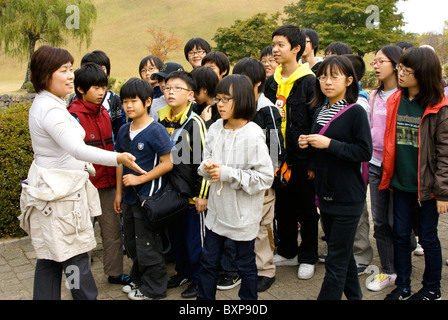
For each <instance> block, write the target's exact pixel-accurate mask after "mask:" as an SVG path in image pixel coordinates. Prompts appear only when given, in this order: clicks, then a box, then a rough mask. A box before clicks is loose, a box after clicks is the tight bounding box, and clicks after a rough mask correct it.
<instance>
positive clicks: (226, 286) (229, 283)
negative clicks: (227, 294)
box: [216, 275, 241, 290]
mask: <svg viewBox="0 0 448 320" xmlns="http://www.w3.org/2000/svg"><path fill="white" fill-rule="evenodd" d="M240 283H241V277H240V276H239V275H237V276H235V277H232V276H230V277H229V276H224V277H222V278H221V279H220V280H219V281H218V283H217V285H216V288H217V289H219V290H230V289H233V288H235V287H236V286H237V285H239V284H240Z"/></svg>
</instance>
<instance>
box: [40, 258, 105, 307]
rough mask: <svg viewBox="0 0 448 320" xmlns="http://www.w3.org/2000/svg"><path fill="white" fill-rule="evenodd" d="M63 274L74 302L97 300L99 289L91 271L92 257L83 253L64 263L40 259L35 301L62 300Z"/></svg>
mask: <svg viewBox="0 0 448 320" xmlns="http://www.w3.org/2000/svg"><path fill="white" fill-rule="evenodd" d="M62 272H64V273H65V275H66V277H67V285H68V286H69V288H70V291H71V293H72V297H73V299H74V300H96V298H97V296H98V289H97V287H96V284H95V280H94V279H93V275H92V271H91V269H90V256H89V254H88V253H82V254H80V255H77V256H74V257H72V258H70V259H68V260H66V261H63V262H56V261H53V260H45V259H38V260H37V262H36V271H35V275H34V291H33V299H34V300H61V281H62Z"/></svg>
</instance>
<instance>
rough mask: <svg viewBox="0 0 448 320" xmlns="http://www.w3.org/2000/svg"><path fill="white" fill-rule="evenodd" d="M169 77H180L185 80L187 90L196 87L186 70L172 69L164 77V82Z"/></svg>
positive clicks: (192, 89)
mask: <svg viewBox="0 0 448 320" xmlns="http://www.w3.org/2000/svg"><path fill="white" fill-rule="evenodd" d="M170 79H181V80H183V81H185V83H186V84H187V89H188V90H191V91H194V89H195V88H196V81H195V80H194V79H193V78H192V77H191V75H190V74H189V73H188V72H185V71H173V72H171V73H170V74H169V75H168V76H167V77H166V78H165V83H167V82H168V80H170Z"/></svg>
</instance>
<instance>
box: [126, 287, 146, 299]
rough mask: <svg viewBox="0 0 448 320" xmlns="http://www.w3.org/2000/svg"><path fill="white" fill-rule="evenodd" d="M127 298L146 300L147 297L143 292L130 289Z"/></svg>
mask: <svg viewBox="0 0 448 320" xmlns="http://www.w3.org/2000/svg"><path fill="white" fill-rule="evenodd" d="M128 298H129V299H131V300H148V299H150V298H149V297H147V296H145V295H144V294H143V293H141V292H140V290H138V289H137V290H132V291H131V292H129V294H128Z"/></svg>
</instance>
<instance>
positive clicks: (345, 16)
mask: <svg viewBox="0 0 448 320" xmlns="http://www.w3.org/2000/svg"><path fill="white" fill-rule="evenodd" d="M397 3H398V0H377V1H371V0H299V1H298V2H297V3H292V4H290V5H288V6H286V7H285V8H284V13H285V15H286V16H287V17H286V18H285V19H284V21H283V22H284V23H291V24H295V25H297V26H299V27H300V28H301V29H302V28H309V29H313V30H314V31H316V32H317V33H318V34H319V38H320V43H321V47H322V48H324V47H326V46H327V45H329V44H330V43H331V42H333V41H341V42H345V43H347V44H348V45H350V46H351V47H352V49H353V52H354V53H356V54H358V55H360V56H362V57H363V56H364V55H365V54H366V53H369V52H372V51H375V50H376V49H377V48H378V47H380V46H383V45H386V44H390V43H396V42H399V41H403V40H408V41H409V39H410V37H411V36H412V35H406V34H405V32H404V31H403V30H402V29H401V28H402V27H403V26H404V24H405V22H404V21H403V14H402V13H397V11H398V9H397Z"/></svg>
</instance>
